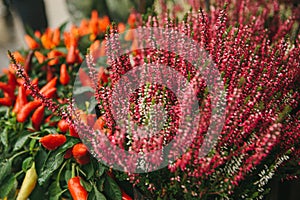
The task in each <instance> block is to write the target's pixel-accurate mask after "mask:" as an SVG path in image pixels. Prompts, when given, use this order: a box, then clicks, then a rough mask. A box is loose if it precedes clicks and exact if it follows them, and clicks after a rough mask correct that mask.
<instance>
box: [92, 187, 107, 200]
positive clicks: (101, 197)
mask: <svg viewBox="0 0 300 200" xmlns="http://www.w3.org/2000/svg"><path fill="white" fill-rule="evenodd" d="M94 192H95V197H96V199H97V200H106V198H105V196H104V194H102V193H101V192H99V190H98V189H97V187H96V186H95V185H94Z"/></svg>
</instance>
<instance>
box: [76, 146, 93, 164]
mask: <svg viewBox="0 0 300 200" xmlns="http://www.w3.org/2000/svg"><path fill="white" fill-rule="evenodd" d="M72 153H73V156H74V158H75V160H76V162H77V163H79V164H81V165H85V164H88V163H89V162H90V155H89V152H88V149H87V147H86V146H85V145H84V144H83V143H78V144H75V145H74V147H73V150H72Z"/></svg>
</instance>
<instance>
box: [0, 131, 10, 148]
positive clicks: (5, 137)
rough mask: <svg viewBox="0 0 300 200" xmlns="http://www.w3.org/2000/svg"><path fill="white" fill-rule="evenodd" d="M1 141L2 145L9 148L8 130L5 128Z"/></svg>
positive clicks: (0, 136) (0, 135)
mask: <svg viewBox="0 0 300 200" xmlns="http://www.w3.org/2000/svg"><path fill="white" fill-rule="evenodd" d="M0 139H1V142H2V144H3V145H4V146H5V147H7V146H8V130H7V128H5V129H4V130H3V131H1V134H0Z"/></svg>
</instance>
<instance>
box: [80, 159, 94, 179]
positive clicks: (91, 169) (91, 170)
mask: <svg viewBox="0 0 300 200" xmlns="http://www.w3.org/2000/svg"><path fill="white" fill-rule="evenodd" d="M82 170H83V171H84V173H85V174H86V179H87V180H89V179H90V178H92V177H93V175H94V173H95V170H94V166H93V164H92V162H90V163H89V164H87V165H83V166H82Z"/></svg>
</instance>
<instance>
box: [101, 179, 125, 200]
mask: <svg viewBox="0 0 300 200" xmlns="http://www.w3.org/2000/svg"><path fill="white" fill-rule="evenodd" d="M104 193H105V194H106V196H108V197H109V198H110V199H112V200H121V199H122V193H121V190H120V188H119V186H118V184H117V183H116V182H115V181H114V180H113V179H112V178H110V177H109V176H106V178H105V182H104Z"/></svg>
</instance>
